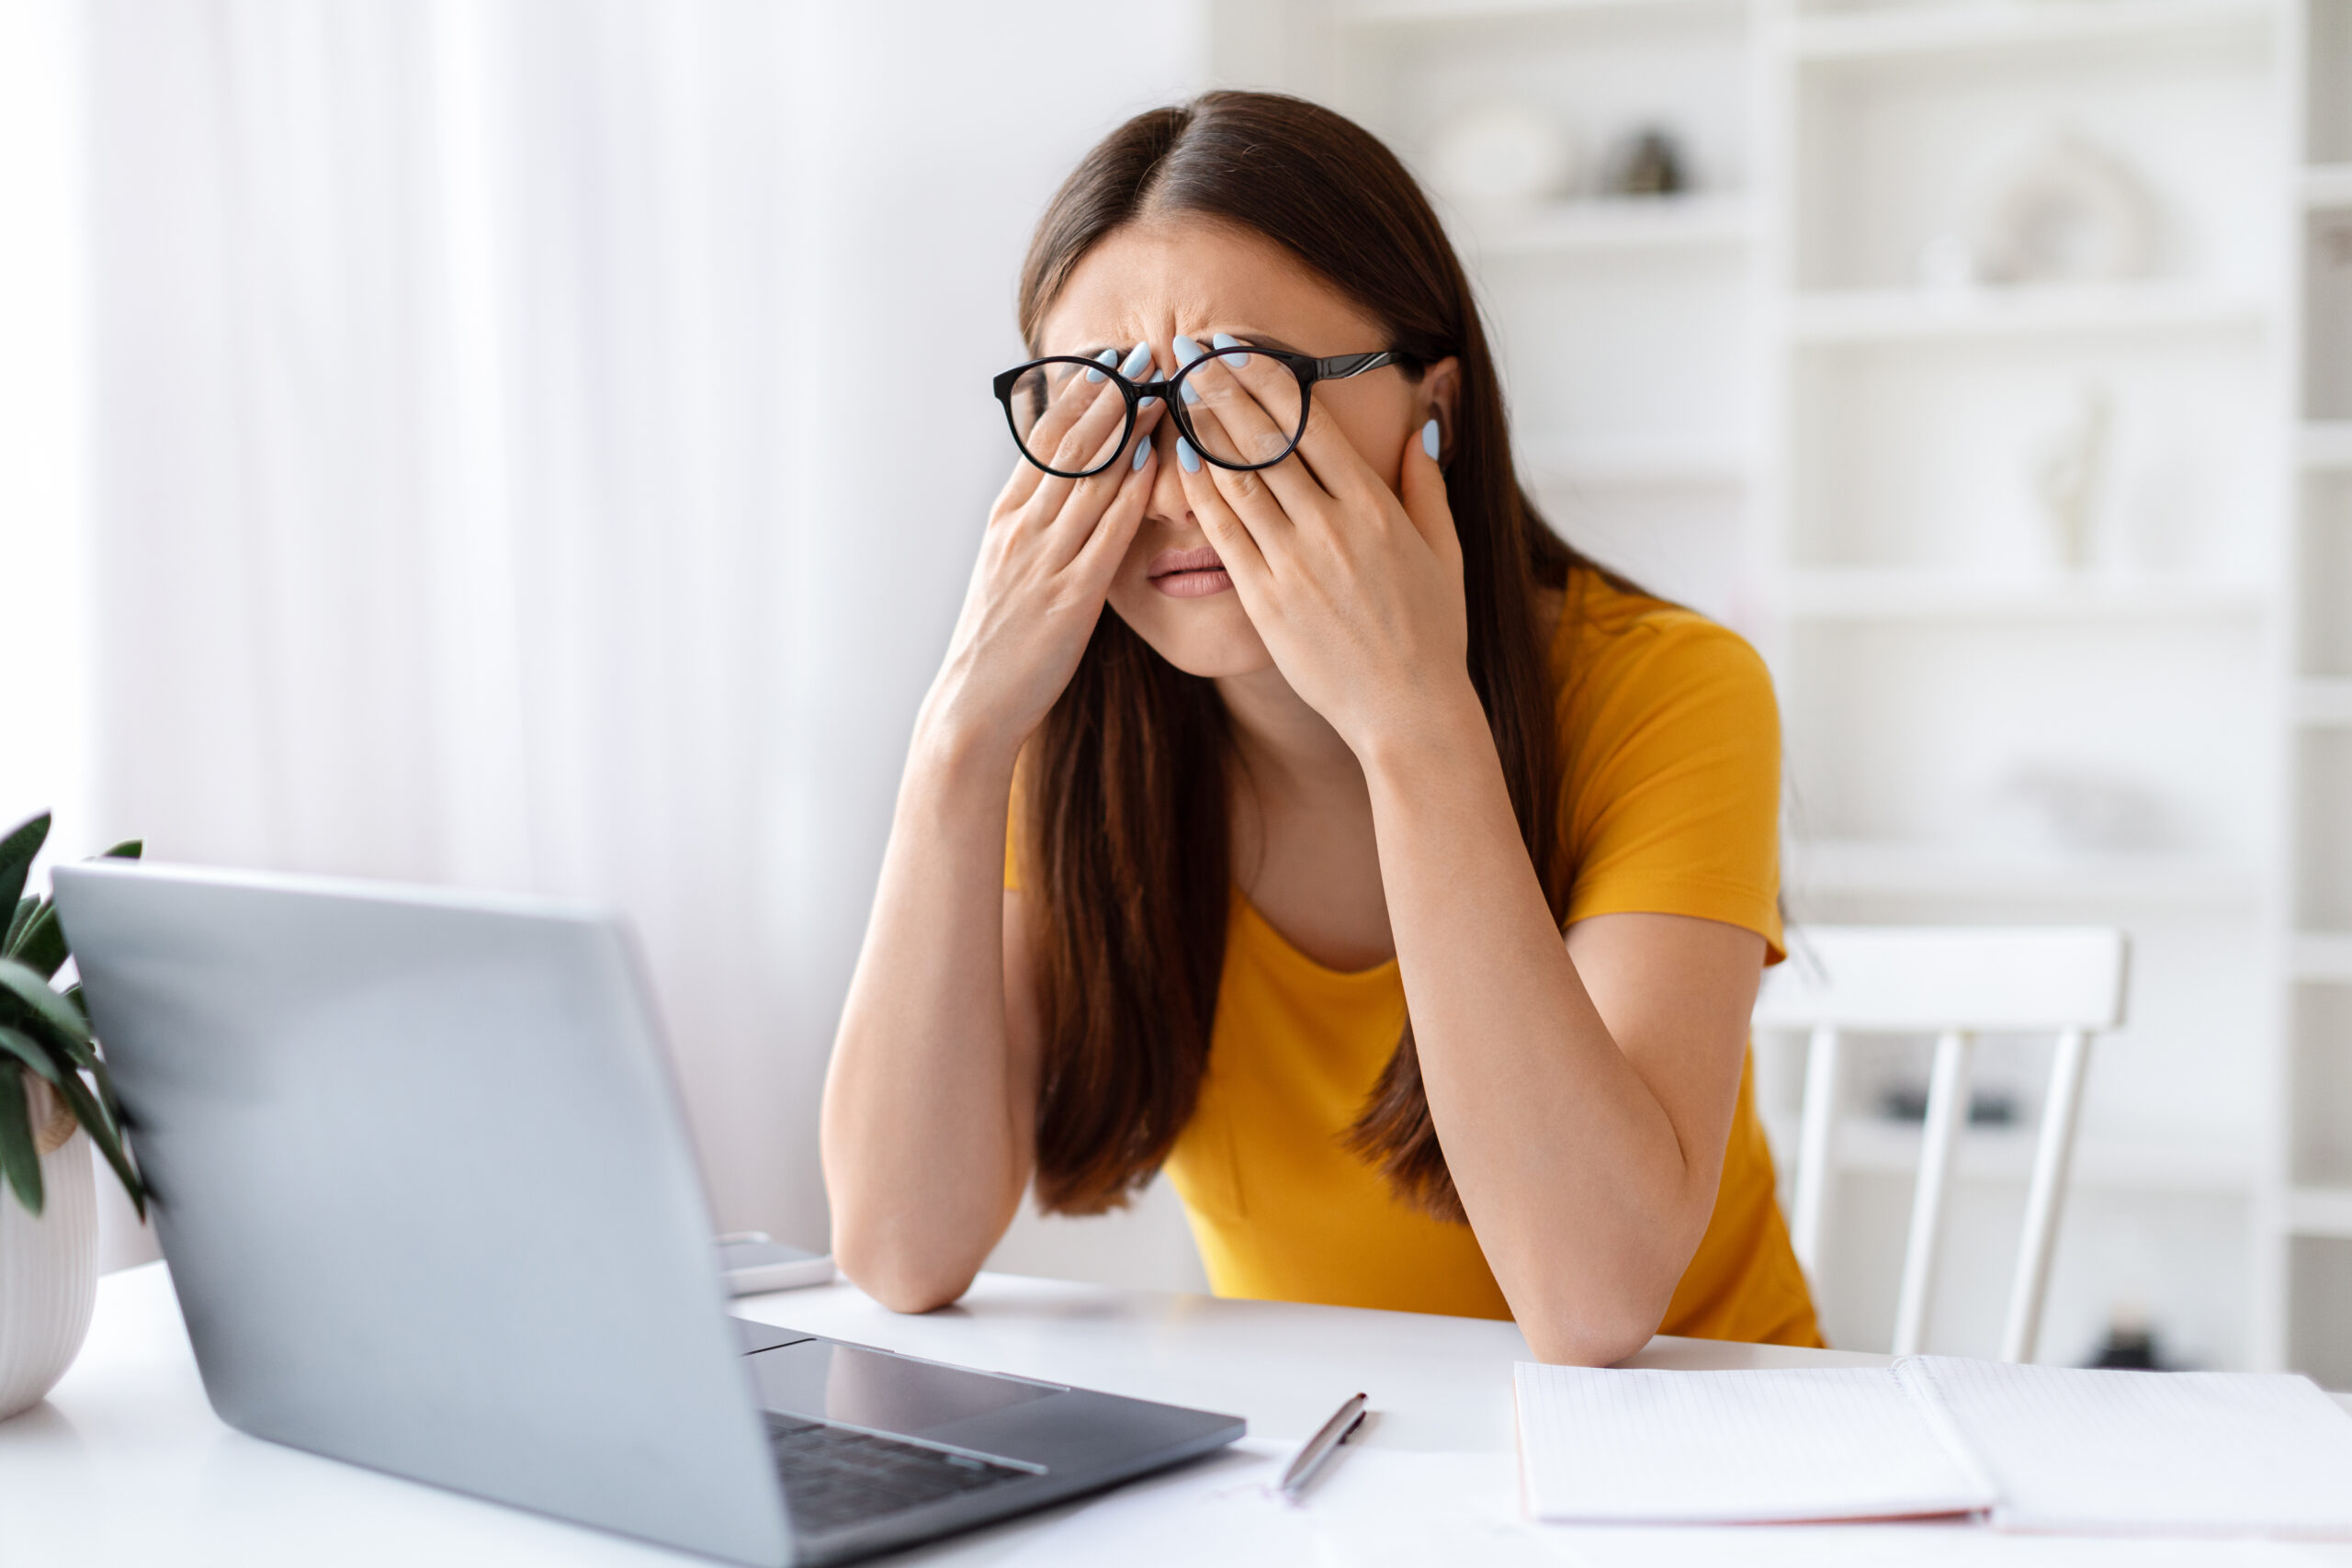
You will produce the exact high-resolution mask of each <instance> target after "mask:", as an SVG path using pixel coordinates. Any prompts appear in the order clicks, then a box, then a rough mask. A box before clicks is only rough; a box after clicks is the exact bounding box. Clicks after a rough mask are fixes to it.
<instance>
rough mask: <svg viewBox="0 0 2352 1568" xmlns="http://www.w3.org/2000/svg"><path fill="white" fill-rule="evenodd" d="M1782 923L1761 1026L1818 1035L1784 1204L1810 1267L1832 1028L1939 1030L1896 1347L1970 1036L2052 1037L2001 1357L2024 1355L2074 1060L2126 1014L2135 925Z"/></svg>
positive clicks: (1915, 1326) (2037, 1296)
mask: <svg viewBox="0 0 2352 1568" xmlns="http://www.w3.org/2000/svg"><path fill="white" fill-rule="evenodd" d="M1792 936H1793V939H1794V940H1792V942H1791V944H1790V946H1791V953H1790V955H1789V962H1788V963H1786V964H1781V965H1780V966H1779V967H1778V968H1777V969H1775V970H1774V971H1773V972H1772V973H1771V974H1770V976H1767V977H1766V980H1765V984H1764V988H1763V993H1762V995H1761V996H1760V997H1759V998H1758V1001H1757V1005H1756V1027H1757V1028H1758V1029H1759V1030H1787V1031H1799V1030H1801V1031H1804V1032H1807V1033H1809V1034H1810V1035H1811V1036H1812V1043H1811V1046H1810V1050H1809V1053H1808V1060H1807V1071H1806V1082H1805V1093H1804V1123H1803V1126H1802V1127H1801V1129H1800V1130H1799V1134H1798V1156H1797V1157H1798V1164H1797V1169H1796V1173H1795V1174H1796V1186H1795V1201H1794V1203H1793V1205H1792V1209H1793V1212H1792V1214H1791V1216H1790V1219H1791V1224H1790V1229H1791V1232H1792V1240H1793V1241H1794V1243H1795V1245H1796V1247H1797V1255H1798V1260H1799V1261H1800V1262H1801V1263H1803V1264H1804V1268H1805V1269H1806V1272H1807V1273H1808V1274H1815V1275H1817V1271H1818V1268H1819V1254H1820V1250H1821V1239H1820V1238H1821V1232H1822V1228H1823V1225H1824V1224H1825V1220H1824V1214H1825V1212H1826V1209H1827V1208H1828V1186H1829V1177H1830V1163H1831V1153H1832V1151H1833V1150H1834V1149H1835V1147H1836V1145H1837V1140H1836V1138H1835V1136H1834V1135H1833V1134H1834V1123H1835V1121H1836V1118H1837V1113H1838V1063H1839V1056H1840V1055H1841V1050H1840V1047H1841V1043H1842V1042H1841V1040H1840V1038H1839V1037H1840V1034H1841V1032H1847V1031H1858V1030H1859V1031H1880V1032H1887V1033H1932V1034H1934V1035H1936V1036H1937V1037H1938V1043H1937V1048H1936V1070H1935V1081H1934V1084H1933V1085H1932V1087H1931V1090H1930V1093H1929V1097H1928V1126H1927V1128H1926V1129H1925V1131H1926V1133H1927V1136H1926V1138H1925V1139H1924V1141H1923V1146H1922V1151H1921V1169H1920V1173H1919V1178H1918V1184H1917V1188H1916V1189H1915V1190H1914V1193H1913V1204H1912V1213H1911V1228H1910V1234H1909V1235H1908V1236H1907V1238H1906V1240H1905V1257H1904V1269H1903V1288H1902V1292H1901V1296H1900V1299H1899V1300H1898V1301H1897V1303H1896V1304H1895V1325H1896V1326H1895V1333H1894V1348H1895V1349H1896V1350H1897V1352H1898V1353H1904V1352H1908V1351H1911V1350H1915V1349H1917V1348H1919V1347H1920V1346H1921V1345H1922V1344H1923V1343H1924V1339H1925V1335H1926V1330H1927V1320H1928V1298H1929V1296H1930V1294H1931V1292H1932V1291H1933V1286H1934V1278H1935V1257H1936V1248H1937V1246H1938V1243H1939V1240H1940V1239H1941V1236H1942V1232H1943V1215H1944V1210H1945V1207H1946V1205H1945V1201H1944V1199H1945V1194H1946V1191H1947V1188H1948V1185H1949V1180H1948V1179H1949V1177H1950V1174H1951V1160H1952V1155H1953V1152H1954V1150H1955V1148H1956V1146H1957V1144H1958V1140H1959V1136H1960V1133H1961V1130H1962V1127H1963V1126H1964V1125H1965V1123H1966V1121H1967V1114H1968V1113H1967V1105H1966V1100H1967V1094H1968V1089H1967V1083H1968V1055H1969V1044H1970V1041H1971V1039H1972V1037H1973V1036H1974V1035H1976V1034H1980V1033H1988V1032H2010V1033H2051V1034H2055V1035H2058V1036H2059V1037H2060V1040H2061V1046H2060V1049H2059V1050H2058V1052H2057V1055H2056V1057H2055V1059H2054V1060H2053V1061H2052V1064H2051V1084H2050V1093H2049V1094H2048V1096H2047V1097H2046V1098H2045V1110H2044V1113H2043V1120H2042V1127H2041V1137H2040V1139H2039V1140H2038V1142H2039V1145H2040V1146H2039V1148H2038V1150H2037V1153H2036V1156H2035V1160H2034V1174H2033V1179H2032V1182H2031V1185H2030V1190H2029V1191H2028V1194H2027V1204H2026V1206H2027V1213H2026V1224H2025V1233H2024V1237H2023V1240H2022V1242H2021V1244H2020V1246H2019V1249H2018V1264H2017V1273H2016V1276H2015V1279H2014V1280H2013V1282H2012V1290H2011V1294H2010V1303H2009V1314H2008V1322H2007V1325H2006V1326H2005V1328H2004V1330H2003V1334H2002V1355H2003V1357H2004V1359H2010V1360H2030V1359H2032V1356H2033V1350H2034V1341H2035V1339H2036V1337H2037V1334H2038V1330H2039V1329H2040V1326H2041V1303H2042V1298H2043V1295H2044V1293H2045V1292H2046V1291H2047V1288H2048V1284H2049V1274H2050V1258H2051V1253H2052V1247H2053V1246H2054V1243H2055V1238H2056V1232H2057V1218H2058V1207H2059V1203H2060V1201H2061V1200H2062V1198H2063V1197H2064V1187H2065V1182H2066V1175H2067V1169H2068V1167H2069V1165H2070V1163H2071V1159H2072V1155H2073V1148H2074V1136H2075V1114H2076V1111H2077V1108H2078V1106H2079V1103H2080V1096H2081V1090H2082V1083H2083V1070H2084V1066H2085V1065H2086V1058H2087V1054H2088V1051H2089V1048H2090V1039H2091V1036H2092V1035H2093V1034H2095V1033H2097V1032H2099V1031H2101V1030H2107V1029H2112V1028H2114V1027H2115V1026H2116V1025H2118V1024H2120V1023H2121V1022H2122V1021H2123V1011H2124V998H2125V993H2126V987H2127V982H2128V978H2129V961H2130V955H2131V944H2130V941H2129V939H2128V938H2127V937H2126V936H2125V935H2124V933H2123V932H2121V931H2116V930H2113V929H2111V928H2107V927H2083V926H2053V927H1997V928H1996V927H1924V926H1923V927H1905V926H1813V927H1804V928H1799V929H1798V930H1797V931H1794V932H1793V933H1792Z"/></svg>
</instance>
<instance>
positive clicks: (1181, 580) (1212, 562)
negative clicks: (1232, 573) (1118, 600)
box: [1144, 545, 1233, 599]
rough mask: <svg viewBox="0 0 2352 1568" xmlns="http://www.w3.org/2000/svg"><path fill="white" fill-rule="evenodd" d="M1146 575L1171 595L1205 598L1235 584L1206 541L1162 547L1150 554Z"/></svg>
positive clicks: (1161, 590)
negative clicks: (1190, 546)
mask: <svg viewBox="0 0 2352 1568" xmlns="http://www.w3.org/2000/svg"><path fill="white" fill-rule="evenodd" d="M1144 575H1145V576H1147V577H1148V578H1149V579H1150V580H1151V585H1152V586H1153V587H1154V588H1157V589H1159V591H1160V592H1162V593H1165V594H1167V595H1168V596H1169V597H1170V598H1171V599H1205V598H1207V597H1208V596H1209V595H1210V594H1212V593H1224V592H1229V591H1230V590H1231V589H1232V587H1233V579H1232V578H1231V577H1229V576H1227V574H1226V570H1225V562H1223V561H1221V560H1219V559H1218V558H1217V554H1216V551H1215V550H1213V549H1210V548H1209V547H1207V546H1205V545H1204V546H1202V547H1199V548H1197V549H1190V550H1162V551H1160V552H1159V554H1158V555H1156V556H1154V557H1152V558H1151V565H1150V566H1148V567H1147V568H1146V569H1145V570H1144Z"/></svg>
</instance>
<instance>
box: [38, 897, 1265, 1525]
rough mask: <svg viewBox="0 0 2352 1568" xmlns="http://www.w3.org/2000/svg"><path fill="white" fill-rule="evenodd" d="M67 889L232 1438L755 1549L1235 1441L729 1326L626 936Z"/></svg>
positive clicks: (560, 1512) (1192, 1425) (1118, 1405)
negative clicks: (246, 1436)
mask: <svg viewBox="0 0 2352 1568" xmlns="http://www.w3.org/2000/svg"><path fill="white" fill-rule="evenodd" d="M55 881H56V892H57V904H58V909H59V912H60V914H61V916H62V919H63V921H64V926H65V931H66V935H67V937H68V939H69V940H70V942H71V943H72V945H73V949H74V955H75V958H76V960H77V962H78V964H79V966H80V969H81V974H82V980H83V985H84V987H85V994H86V996H87V998H88V1001H89V1005H90V1012H91V1019H92V1022H93V1023H94V1024H95V1026H96V1032H97V1034H98V1037H99V1038H100V1039H101V1040H102V1041H104V1042H105V1044H106V1051H107V1058H108V1059H109V1061H111V1062H112V1064H113V1070H114V1075H115V1082H116V1085H117V1088H118V1089H119V1091H120V1094H121V1097H122V1102H123V1107H124V1111H125V1113H126V1115H127V1117H128V1118H129V1120H130V1126H131V1129H132V1138H133V1141H134V1145H135V1147H136V1149H137V1152H138V1156H139V1158H140V1161H141V1164H142V1165H143V1166H144V1168H145V1170H146V1174H147V1177H148V1179H149V1181H150V1182H151V1183H152V1185H153V1192H154V1214H155V1226H156V1231H157V1234H158V1235H159V1236H160V1237H161V1239H162V1242H163V1246H164V1256H165V1257H166V1258H168V1259H169V1261H170V1264H171V1269H172V1281H173V1285H174V1287H175V1289H176V1290H177V1291H178V1292H179V1300H180V1306H181V1309H182V1311H183V1313H184V1314H185V1315H186V1317H187V1327H188V1337H189V1338H190V1339H191V1340H192V1341H193V1342H194V1345H195V1348H196V1359H197V1364H198V1368H199V1370H200V1371H202V1373H203V1377H204V1387H205V1392H206V1393H207V1394H208V1395H209V1397H210V1399H211V1401H212V1405H213V1408H214V1409H215V1410H217V1411H219V1412H220V1416H221V1418H222V1419H223V1420H225V1421H227V1422H228V1423H229V1424H230V1425H231V1426H233V1427H238V1428H239V1429H240V1430H243V1431H245V1432H250V1433H252V1434H253V1435H254V1436H255V1437H258V1438H268V1439H270V1440H271V1441H274V1442H280V1443H286V1444H290V1445H291V1446H293V1447H295V1448H299V1449H307V1450H311V1452H314V1453H321V1454H326V1455H329V1456H331V1457H333V1458H335V1459H340V1460H346V1461H351V1462H352V1463H355V1464H362V1465H367V1466H369V1467H371V1468H373V1469H376V1470H380V1471H388V1472H391V1473H393V1474H395V1475H403V1476H409V1477H413V1478H414V1479H416V1480H419V1481H424V1482H430V1483H433V1484H435V1485H438V1486H446V1487H449V1488H453V1489H455V1490H457V1491H460V1492H467V1493H471V1494H474V1495H478V1496H482V1497H489V1498H493V1499H495V1500H497V1501H499V1502H503V1503H510V1504H514V1505H515V1506H520V1507H525V1508H530V1509H535V1510H537V1511H538V1512H540V1513H544V1514H551V1515H554V1516H556V1517H560V1518H565V1519H571V1520H576V1521H578V1522H580V1523H582V1524H588V1525H594V1526H599V1527H601V1528H604V1529H611V1530H617V1531H621V1532H623V1533H625V1534H628V1535H632V1536H639V1537H642V1538H643V1539H645V1540H653V1541H660V1542H662V1543H663V1544H665V1545H670V1546H675V1547H682V1548H684V1549H687V1550H689V1551H698V1552H704V1553H707V1554H708V1555H710V1556H713V1557H719V1558H726V1559H729V1560H731V1561H734V1562H749V1563H763V1564H768V1563H779V1564H780V1563H794V1562H797V1563H825V1562H843V1561H846V1560H848V1559H851V1558H854V1557H860V1556H864V1555H866V1554H868V1553H871V1552H876V1551H885V1550H888V1549H890V1548H893V1547H899V1546H904V1545H907V1544H910V1543H911V1542H914V1541H918V1540H927V1539H929V1538H932V1537H934V1536H939V1535H944V1534H946V1533H948V1532H950V1531H953V1530H957V1529H966V1528H968V1527H970V1526H973V1525H976V1524H979V1523H982V1522H984V1521H987V1520H989V1519H995V1518H1001V1517H1004V1516H1006V1515H1009V1514H1014V1513H1019V1512H1021V1511H1023V1510H1024V1509H1029V1508H1035V1507H1039V1506H1043V1505H1045V1504H1048V1503H1053V1502H1057V1501H1059V1500H1061V1499H1063V1498H1067V1497H1070V1496H1073V1495H1078V1494H1080V1493H1084V1492H1089V1491H1093V1490H1096V1489H1098V1488H1101V1487H1104V1486H1108V1485H1111V1484H1113V1483H1117V1482H1120V1481H1123V1480H1125V1479H1127V1478H1129V1477H1132V1476H1136V1475H1140V1474H1142V1473H1144V1472H1148V1471H1151V1470H1156V1469H1159V1468H1160V1467H1162V1466H1165V1465H1170V1464H1173V1463H1175V1462H1177V1461H1181V1460H1184V1459H1188V1458H1190V1457H1192V1456H1193V1455H1197V1454H1202V1453H1205V1452H1208V1451H1209V1450H1213V1449H1216V1448H1218V1447H1221V1446H1222V1445H1224V1444H1226V1443H1229V1442H1231V1441H1232V1440H1233V1439H1234V1438H1238V1437H1239V1436H1240V1435H1241V1434H1242V1432H1243V1430H1244V1429H1245V1428H1244V1424H1243V1422H1242V1421H1241V1420H1240V1418H1239V1417H1238V1416H1218V1415H1212V1414H1209V1413H1207V1412H1204V1411H1198V1410H1185V1409H1180V1408H1177V1407H1175V1406H1172V1405H1166V1404H1148V1403H1146V1402H1144V1401H1141V1400H1134V1399H1122V1398H1117V1397H1114V1396H1113V1395H1110V1394H1104V1393H1090V1392H1088V1391H1086V1390H1083V1389H1074V1388H1065V1387H1062V1386H1060V1385H1058V1384H1054V1383H1046V1382H1034V1381H1032V1380H1029V1379H1025V1378H1016V1377H1007V1376H1003V1375H1000V1374H996V1373H990V1372H980V1371H967V1370H965V1369H962V1368H957V1367H948V1366H942V1365H939V1364H938V1363H935V1362H931V1361H923V1360H918V1359H914V1358H912V1357H909V1356H900V1355H896V1354H893V1353H891V1352H888V1351H885V1350H876V1349H871V1348H865V1347H863V1346H857V1345H850V1344H844V1343H842V1342H841V1341H838V1340H832V1339H827V1338H824V1337H821V1336H818V1335H808V1334H795V1333H791V1332H789V1331H786V1330H783V1329H773V1328H768V1327H765V1326H764V1325H753V1324H750V1323H747V1322H743V1321H741V1320H740V1319H736V1318H733V1317H730V1316H729V1314H728V1312H727V1309H726V1295H725V1291H724V1288H723V1286H722V1284H721V1282H720V1280H719V1277H718V1259H717V1254H716V1251H715V1248H714V1247H713V1243H712V1229H711V1222H710V1214H709V1212H708V1209H707V1205H706V1203H705V1201H704V1195H703V1190H702V1185H701V1180H700V1178H699V1175H698V1173H697V1171H696V1168H695V1161H694V1158H693V1156H692V1153H691V1152H690V1150H689V1147H688V1145H687V1140H686V1134H685V1129H684V1122H683V1120H682V1118H681V1115H680V1112H679V1107H678V1100H677V1095H676V1092H675V1089H674V1088H673V1084H672V1082H671V1078H670V1076H669V1073H668V1069H667V1066H666V1062H665V1057H664V1054H663V1052H662V1046H661V1042H660V1035H659V1032H658V1030H657V1028H656V1026H655V1022H654V1016H653V1010H652V1008H651V1006H650V999H649V996H648V991H647V987H646V986H645V984H644V980H643V977H642V975H641V972H640V968H639V964H638V962H637V960H636V956H635V953H634V949H633V947H632V944H631V942H630V941H629V939H628V933H627V931H626V930H625V929H624V928H623V927H622V925H621V924H620V923H619V922H618V921H617V920H616V919H611V918H609V917H606V916H604V915H600V914H597V913H594V912H593V911H587V910H582V909H580V908H574V907H571V906H567V905H562V904H558V903H554V902H551V901H544V900H537V899H525V898H516V897H488V896H481V895H472V894H461V893H451V892H446V891H439V890H424V889H408V888H398V887H386V886H376V885H371V884H363V883H353V882H339V881H326V880H321V879H313V878H297V877H288V876H273V875H260V874H243V873H234V872H219V871H204V870H194V869H187V868H175V867H169V866H132V865H128V864H124V863H91V864H87V865H79V866H62V867H59V868H58V869H57V872H56V876H55ZM776 1114H777V1116H778V1117H779V1118H782V1117H783V1116H785V1115H786V1114H788V1108H787V1107H784V1106H778V1107H777V1108H776Z"/></svg>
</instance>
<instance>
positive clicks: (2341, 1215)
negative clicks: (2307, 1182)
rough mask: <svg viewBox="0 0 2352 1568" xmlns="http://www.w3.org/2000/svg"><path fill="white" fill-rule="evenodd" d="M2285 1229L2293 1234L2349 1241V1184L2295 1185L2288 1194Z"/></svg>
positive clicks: (2351, 1198)
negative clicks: (2332, 1185)
mask: <svg viewBox="0 0 2352 1568" xmlns="http://www.w3.org/2000/svg"><path fill="white" fill-rule="evenodd" d="M2287 1229H2288V1231H2289V1232H2290V1233H2291V1234H2293V1235H2322V1236H2337V1237H2341V1238H2343V1239H2346V1240H2352V1187H2296V1188H2291V1189H2290V1190H2288V1193H2287Z"/></svg>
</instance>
